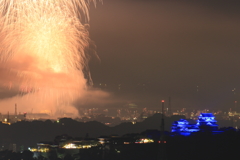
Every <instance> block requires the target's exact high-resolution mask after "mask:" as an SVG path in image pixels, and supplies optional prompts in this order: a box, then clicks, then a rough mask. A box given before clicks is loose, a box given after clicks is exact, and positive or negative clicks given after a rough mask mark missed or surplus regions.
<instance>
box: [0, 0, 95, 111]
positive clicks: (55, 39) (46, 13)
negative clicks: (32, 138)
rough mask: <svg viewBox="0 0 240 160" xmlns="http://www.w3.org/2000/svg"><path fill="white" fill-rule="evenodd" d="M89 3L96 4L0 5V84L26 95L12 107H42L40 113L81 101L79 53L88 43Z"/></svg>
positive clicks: (44, 1)
mask: <svg viewBox="0 0 240 160" xmlns="http://www.w3.org/2000/svg"><path fill="white" fill-rule="evenodd" d="M92 2H93V3H94V4H95V3H96V1H95V0H1V1H0V24H1V27H0V74H1V79H0V83H1V84H2V85H4V86H7V87H8V88H9V89H10V90H14V89H17V90H19V92H20V93H21V94H22V95H23V94H26V95H24V96H23V97H25V99H24V98H23V97H21V98H19V96H18V98H17V99H16V100H15V101H22V103H28V106H29V104H30V105H31V107H32V106H33V105H36V102H43V104H41V110H46V109H48V110H49V106H50V105H51V106H52V105H55V103H56V104H57V106H58V107H59V106H61V105H63V104H64V106H66V103H70V102H71V101H72V100H74V99H76V98H77V97H81V96H82V94H83V92H84V91H85V90H86V87H87V85H86V83H87V80H86V78H85V76H84V75H85V74H84V73H83V71H84V70H86V69H87V62H88V57H87V55H86V54H85V50H86V49H87V48H88V47H89V42H90V41H89V34H88V30H87V26H88V25H87V24H88V20H89V5H90V3H92ZM89 80H90V79H89ZM27 100H28V101H27ZM14 103H15V102H14ZM4 105H6V104H4ZM11 105H12V104H11ZM22 105H26V104H22ZM45 106H46V107H45ZM55 106H56V105H55ZM24 107H26V106H24ZM44 107H45V108H44ZM51 110H54V109H51ZM55 110H56V109H55Z"/></svg>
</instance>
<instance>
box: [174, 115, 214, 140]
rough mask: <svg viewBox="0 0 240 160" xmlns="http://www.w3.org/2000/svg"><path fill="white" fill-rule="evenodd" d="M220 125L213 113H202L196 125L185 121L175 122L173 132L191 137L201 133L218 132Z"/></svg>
mask: <svg viewBox="0 0 240 160" xmlns="http://www.w3.org/2000/svg"><path fill="white" fill-rule="evenodd" d="M217 130H218V125H217V121H216V120H215V116H214V115H213V114H212V113H201V114H200V115H199V117H198V120H197V122H196V124H189V122H188V121H187V120H185V119H180V120H179V121H175V122H174V123H173V125H172V132H173V133H177V134H180V135H190V134H191V133H193V132H199V131H202V132H204V131H211V132H214V131H217Z"/></svg>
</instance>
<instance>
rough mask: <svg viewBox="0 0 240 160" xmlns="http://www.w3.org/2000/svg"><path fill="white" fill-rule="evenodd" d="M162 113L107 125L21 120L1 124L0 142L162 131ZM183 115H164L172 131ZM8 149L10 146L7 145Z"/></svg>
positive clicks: (30, 143) (28, 143) (33, 142)
mask: <svg viewBox="0 0 240 160" xmlns="http://www.w3.org/2000/svg"><path fill="white" fill-rule="evenodd" d="M161 116H162V115H161V114H155V115H153V116H152V117H149V118H147V119H145V120H144V121H142V122H138V123H136V124H132V123H130V122H126V123H121V124H119V125H117V126H115V127H109V126H106V125H104V124H102V123H100V122H97V121H91V122H86V123H83V122H78V121H75V120H73V119H71V118H62V119H60V120H59V122H57V121H55V122H52V121H51V120H46V121H39V120H35V121H32V122H29V121H21V122H17V123H14V124H12V125H6V124H2V123H1V124H0V130H1V132H0V143H1V144H0V145H4V146H9V144H17V149H18V150H19V147H20V146H21V145H24V148H25V149H26V148H27V147H28V146H35V145H36V143H37V142H40V141H53V139H54V137H55V136H56V135H61V134H67V135H71V136H73V137H85V136H86V135H88V137H92V138H97V137H99V136H102V135H119V136H122V135H124V134H127V133H141V132H143V131H146V130H151V129H152V130H154V129H155V130H159V129H160V124H161ZM181 118H185V117H184V116H172V117H165V129H166V131H170V129H171V126H172V123H173V122H174V121H176V120H179V119H181ZM7 149H8V148H7Z"/></svg>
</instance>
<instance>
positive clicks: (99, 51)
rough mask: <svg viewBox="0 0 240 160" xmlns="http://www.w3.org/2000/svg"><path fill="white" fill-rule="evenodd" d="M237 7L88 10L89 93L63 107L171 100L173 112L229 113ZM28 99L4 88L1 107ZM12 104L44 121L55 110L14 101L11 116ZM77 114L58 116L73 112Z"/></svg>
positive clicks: (123, 4) (205, 4) (234, 83)
mask: <svg viewBox="0 0 240 160" xmlns="http://www.w3.org/2000/svg"><path fill="white" fill-rule="evenodd" d="M238 6H239V2H237V1H228V2H226V1H224V0H222V1H219V0H218V1H216V0H214V1H211V2H209V1H205V0H203V1H194V2H193V1H190V0H185V1H181V2H180V1H174V0H173V1H168V2H165V1H155V0H138V1H136V0H123V1H119V0H104V1H103V2H102V3H101V2H97V5H96V7H95V6H94V5H93V3H92V5H91V7H90V21H89V22H90V26H89V34H90V39H91V40H92V41H93V42H94V43H92V42H91V43H90V48H89V49H88V50H87V51H86V52H87V54H88V55H90V57H91V58H90V60H89V65H90V74H91V77H92V82H93V87H90V88H91V89H90V88H89V92H85V93H84V94H83V96H82V97H81V98H77V99H76V100H74V101H73V102H67V103H70V104H71V105H73V106H74V107H75V108H77V109H81V108H83V107H84V108H92V107H103V108H111V107H113V108H118V107H121V106H123V105H125V104H127V103H134V104H136V105H138V106H141V107H149V108H155V107H159V105H160V101H161V99H168V97H171V98H172V107H176V108H196V109H205V108H208V109H218V108H220V109H229V108H230V107H232V106H234V101H236V100H238V99H239V96H238V88H239V83H238V82H239V78H240V77H239V75H238V71H239V67H240V66H239V63H238V58H239V51H240V47H239V45H238V41H239V34H240V32H239V27H240V22H239V20H238V19H239V16H240V11H239V10H238ZM94 46H95V47H94ZM1 73H3V72H1ZM5 75H6V74H2V78H3V77H5ZM85 78H89V77H88V76H87V74H86V75H85ZM86 81H87V80H86ZM21 94H22V93H21ZM31 94H32V93H24V94H23V95H20V96H19V91H18V90H15V89H9V87H5V84H2V85H1V92H0V98H1V101H6V100H7V101H8V100H11V98H12V97H20V98H17V99H18V100H19V99H21V98H22V97H26V95H31ZM36 99H38V97H36ZM24 101H26V100H24ZM15 103H17V104H18V107H19V111H21V112H25V111H26V112H31V110H33V111H35V112H40V111H41V112H44V111H45V110H48V113H49V111H50V110H52V108H51V107H50V108H51V109H48V107H49V106H51V105H54V104H52V103H50V104H47V107H46V106H44V105H42V104H41V105H39V104H38V101H37V100H35V101H34V102H31V103H29V102H27V101H26V103H25V104H24V103H22V104H19V103H18V101H17V100H14V101H12V102H11V103H8V105H7V107H5V106H6V104H5V103H4V102H3V103H1V109H2V110H3V112H7V111H8V110H10V111H12V112H13V111H14V104H15ZM35 105H36V106H38V107H37V108H39V107H40V108H41V107H43V109H42V110H41V109H40V110H39V109H35ZM74 107H73V108H72V107H71V108H68V107H67V106H66V105H62V106H61V107H60V108H61V109H64V108H68V109H69V110H71V111H72V112H75V109H74ZM24 108H26V110H24Z"/></svg>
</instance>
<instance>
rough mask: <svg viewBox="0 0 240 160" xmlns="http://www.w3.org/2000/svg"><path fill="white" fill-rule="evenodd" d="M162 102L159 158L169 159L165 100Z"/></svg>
mask: <svg viewBox="0 0 240 160" xmlns="http://www.w3.org/2000/svg"><path fill="white" fill-rule="evenodd" d="M161 102H162V119H161V137H160V141H159V142H160V143H159V152H158V158H157V159H159V160H167V152H166V151H167V149H166V143H167V141H166V138H165V134H164V132H165V128H164V127H165V123H164V117H165V115H164V102H165V101H164V100H162V101H161Z"/></svg>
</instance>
